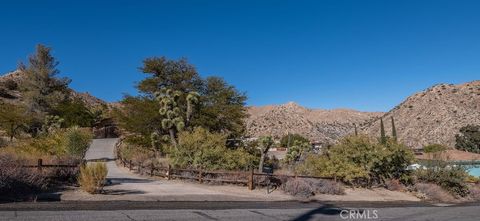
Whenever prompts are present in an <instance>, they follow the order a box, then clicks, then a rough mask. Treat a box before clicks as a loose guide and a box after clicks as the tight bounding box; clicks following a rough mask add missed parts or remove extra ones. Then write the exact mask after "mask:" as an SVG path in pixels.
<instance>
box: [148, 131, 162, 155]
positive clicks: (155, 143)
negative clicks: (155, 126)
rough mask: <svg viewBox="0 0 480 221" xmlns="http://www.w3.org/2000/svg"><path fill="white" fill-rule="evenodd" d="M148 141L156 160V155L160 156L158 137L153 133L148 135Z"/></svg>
mask: <svg viewBox="0 0 480 221" xmlns="http://www.w3.org/2000/svg"><path fill="white" fill-rule="evenodd" d="M150 141H151V145H152V150H153V152H154V153H155V158H156V157H157V156H158V155H161V154H162V150H161V142H160V135H159V134H158V133H157V132H153V133H152V134H151V135H150Z"/></svg>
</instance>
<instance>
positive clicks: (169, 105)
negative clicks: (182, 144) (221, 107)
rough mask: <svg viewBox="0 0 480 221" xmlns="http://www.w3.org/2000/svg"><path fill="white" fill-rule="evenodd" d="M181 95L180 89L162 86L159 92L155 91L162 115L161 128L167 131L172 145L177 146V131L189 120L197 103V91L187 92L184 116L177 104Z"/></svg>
mask: <svg viewBox="0 0 480 221" xmlns="http://www.w3.org/2000/svg"><path fill="white" fill-rule="evenodd" d="M182 95H183V93H182V92H180V91H174V90H172V89H167V88H162V89H160V91H159V92H157V93H155V96H156V98H157V100H158V101H159V102H160V110H159V113H160V115H161V116H162V117H163V120H162V128H163V129H164V130H166V131H168V134H169V136H170V140H171V142H172V144H173V145H174V146H177V140H176V135H177V132H179V131H182V130H183V129H184V128H185V126H186V124H188V123H189V122H190V119H191V117H192V114H193V106H194V105H195V104H197V103H198V100H199V95H198V93H196V92H190V93H188V95H187V97H186V100H187V102H186V103H187V111H186V113H185V115H186V116H185V118H184V116H183V115H184V114H183V113H182V110H181V108H180V105H179V102H180V98H181V97H182Z"/></svg>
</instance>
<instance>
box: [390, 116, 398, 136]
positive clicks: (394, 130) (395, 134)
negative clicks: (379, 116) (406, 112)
mask: <svg viewBox="0 0 480 221" xmlns="http://www.w3.org/2000/svg"><path fill="white" fill-rule="evenodd" d="M391 119H392V137H393V140H394V141H397V129H396V128H395V120H394V119H393V117H392V118H391Z"/></svg>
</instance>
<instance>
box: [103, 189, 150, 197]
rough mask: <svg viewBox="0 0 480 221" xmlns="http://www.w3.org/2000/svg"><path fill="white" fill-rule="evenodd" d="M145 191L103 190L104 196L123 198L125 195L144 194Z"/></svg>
mask: <svg viewBox="0 0 480 221" xmlns="http://www.w3.org/2000/svg"><path fill="white" fill-rule="evenodd" d="M144 193H145V191H140V190H103V194H104V195H111V196H123V195H130V194H144Z"/></svg>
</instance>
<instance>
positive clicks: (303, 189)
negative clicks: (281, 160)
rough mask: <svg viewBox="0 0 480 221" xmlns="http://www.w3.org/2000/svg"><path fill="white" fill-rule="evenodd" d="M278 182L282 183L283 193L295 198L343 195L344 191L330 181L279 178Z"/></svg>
mask: <svg viewBox="0 0 480 221" xmlns="http://www.w3.org/2000/svg"><path fill="white" fill-rule="evenodd" d="M278 182H281V183H282V185H281V186H280V188H281V189H282V190H283V191H284V192H286V193H288V194H290V195H292V196H296V197H302V198H308V197H310V196H313V195H315V194H330V195H343V194H345V189H344V188H343V186H342V185H341V184H339V183H337V182H335V181H332V180H323V179H307V178H287V179H281V178H279V179H278Z"/></svg>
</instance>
